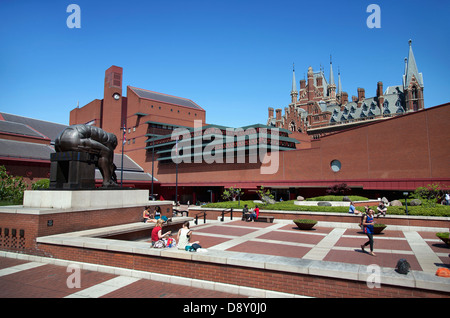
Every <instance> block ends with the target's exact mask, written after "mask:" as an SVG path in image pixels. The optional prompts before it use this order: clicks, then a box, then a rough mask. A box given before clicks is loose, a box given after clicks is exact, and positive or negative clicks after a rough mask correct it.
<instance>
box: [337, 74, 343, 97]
mask: <svg viewBox="0 0 450 318" xmlns="http://www.w3.org/2000/svg"><path fill="white" fill-rule="evenodd" d="M337 94H338V95H340V94H342V84H341V70H340V69H339V67H338V87H337Z"/></svg>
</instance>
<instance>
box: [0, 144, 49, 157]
mask: <svg viewBox="0 0 450 318" xmlns="http://www.w3.org/2000/svg"><path fill="white" fill-rule="evenodd" d="M53 152H55V151H54V150H53V148H52V147H50V146H49V145H44V144H36V143H32V142H24V141H16V140H7V139H0V157H4V158H12V159H31V160H45V161H50V154H51V153H53Z"/></svg>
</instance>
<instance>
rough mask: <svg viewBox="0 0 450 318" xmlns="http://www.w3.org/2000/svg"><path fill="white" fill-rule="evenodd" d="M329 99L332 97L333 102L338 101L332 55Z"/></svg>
mask: <svg viewBox="0 0 450 318" xmlns="http://www.w3.org/2000/svg"><path fill="white" fill-rule="evenodd" d="M328 97H330V99H331V100H335V99H336V84H335V83H334V74H333V62H332V61H331V55H330V84H329V85H328Z"/></svg>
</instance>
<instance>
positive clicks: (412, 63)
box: [403, 40, 423, 88]
mask: <svg viewBox="0 0 450 318" xmlns="http://www.w3.org/2000/svg"><path fill="white" fill-rule="evenodd" d="M411 43H412V41H411V40H409V54H408V59H407V60H406V61H405V62H406V65H405V77H404V79H405V80H404V84H403V85H404V88H406V87H408V86H409V85H410V83H411V80H412V79H413V76H414V77H415V78H416V81H417V82H418V83H419V85H420V87H423V76H422V73H419V70H418V68H417V64H416V59H415V58H414V53H413V49H412V45H411Z"/></svg>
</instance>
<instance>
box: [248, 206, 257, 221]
mask: <svg viewBox="0 0 450 318" xmlns="http://www.w3.org/2000/svg"><path fill="white" fill-rule="evenodd" d="M258 216H259V208H258V206H257V205H255V209H254V210H253V212H252V214H251V215H250V220H251V221H254V222H256V220H257V219H258Z"/></svg>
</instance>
